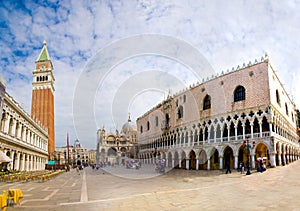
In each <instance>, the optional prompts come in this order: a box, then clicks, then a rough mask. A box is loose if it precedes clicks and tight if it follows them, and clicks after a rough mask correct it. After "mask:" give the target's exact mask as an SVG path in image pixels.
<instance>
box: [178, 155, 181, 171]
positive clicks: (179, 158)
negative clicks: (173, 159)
mask: <svg viewBox="0 0 300 211" xmlns="http://www.w3.org/2000/svg"><path fill="white" fill-rule="evenodd" d="M178 160H179V168H180V169H181V157H180V156H179V157H178Z"/></svg>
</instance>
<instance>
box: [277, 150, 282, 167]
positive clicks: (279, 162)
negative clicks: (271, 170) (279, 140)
mask: <svg viewBox="0 0 300 211" xmlns="http://www.w3.org/2000/svg"><path fill="white" fill-rule="evenodd" d="M277 153H278V166H281V165H282V163H281V153H280V152H277Z"/></svg>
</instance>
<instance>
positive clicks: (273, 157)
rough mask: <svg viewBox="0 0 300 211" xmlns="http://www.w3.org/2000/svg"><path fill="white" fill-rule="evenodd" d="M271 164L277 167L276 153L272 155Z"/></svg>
mask: <svg viewBox="0 0 300 211" xmlns="http://www.w3.org/2000/svg"><path fill="white" fill-rule="evenodd" d="M270 163H271V167H276V159H275V153H274V152H272V153H270Z"/></svg>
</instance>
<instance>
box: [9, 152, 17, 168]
mask: <svg viewBox="0 0 300 211" xmlns="http://www.w3.org/2000/svg"><path fill="white" fill-rule="evenodd" d="M10 155H11V159H12V164H11V170H15V163H16V162H15V151H11V152H10Z"/></svg>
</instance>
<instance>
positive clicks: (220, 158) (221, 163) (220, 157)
mask: <svg viewBox="0 0 300 211" xmlns="http://www.w3.org/2000/svg"><path fill="white" fill-rule="evenodd" d="M219 160H220V170H222V169H223V157H222V156H219Z"/></svg>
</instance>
